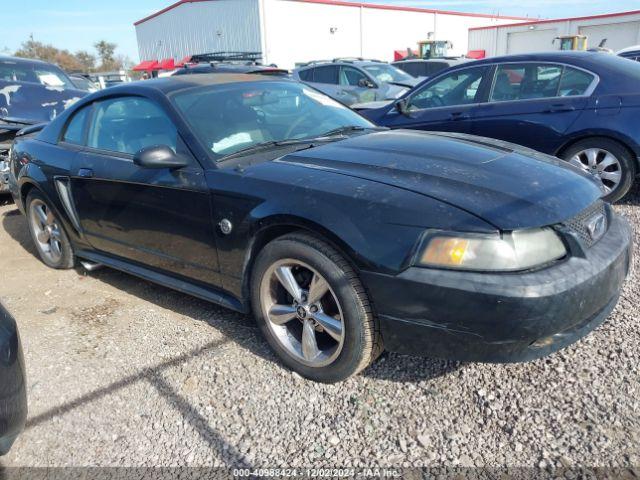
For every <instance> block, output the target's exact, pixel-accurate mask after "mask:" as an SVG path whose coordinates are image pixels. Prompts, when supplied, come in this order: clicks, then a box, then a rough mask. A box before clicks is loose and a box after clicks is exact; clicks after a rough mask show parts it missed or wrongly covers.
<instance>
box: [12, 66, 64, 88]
mask: <svg viewBox="0 0 640 480" xmlns="http://www.w3.org/2000/svg"><path fill="white" fill-rule="evenodd" d="M0 80H5V81H7V82H30V83H39V84H41V85H44V86H46V87H53V88H65V89H66V88H75V87H74V85H73V83H71V80H70V79H69V77H67V75H66V74H65V73H64V72H63V71H62V70H60V69H59V68H57V67H54V66H53V65H46V64H42V63H26V62H14V61H11V60H1V61H0Z"/></svg>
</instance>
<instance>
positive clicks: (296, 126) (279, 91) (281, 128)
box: [172, 82, 375, 160]
mask: <svg viewBox="0 0 640 480" xmlns="http://www.w3.org/2000/svg"><path fill="white" fill-rule="evenodd" d="M172 101H173V102H174V104H175V105H176V107H177V109H178V110H179V111H180V112H181V114H182V116H183V117H184V119H185V121H186V122H187V123H188V124H189V126H190V127H191V129H192V130H193V133H194V134H195V136H196V137H197V138H198V140H199V141H200V142H201V143H202V144H203V145H205V146H206V147H207V150H208V151H209V152H210V154H211V155H212V157H213V158H214V160H220V159H222V158H223V157H225V156H227V155H231V154H233V153H235V152H238V151H240V150H245V149H247V148H249V147H252V146H253V145H258V144H264V143H267V142H283V141H288V140H302V139H312V138H316V137H318V136H322V135H323V134H324V133H326V132H329V131H332V130H337V129H341V128H343V127H361V128H375V127H374V125H373V124H371V123H370V122H369V121H368V120H365V119H364V118H363V117H361V116H360V115H358V114H357V113H355V112H354V111H352V110H350V109H349V108H347V107H345V106H344V105H342V104H340V103H338V102H336V101H335V100H333V99H331V98H329V97H327V96H326V95H324V94H322V93H320V92H318V91H316V90H314V89H312V88H309V87H307V86H305V85H302V84H298V83H294V82H246V83H233V84H228V85H208V86H206V87H197V88H193V89H189V90H186V91H181V92H180V93H178V94H176V95H175V96H173V98H172Z"/></svg>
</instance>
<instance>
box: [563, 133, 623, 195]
mask: <svg viewBox="0 0 640 480" xmlns="http://www.w3.org/2000/svg"><path fill="white" fill-rule="evenodd" d="M562 158H563V159H564V160H566V161H568V162H569V163H571V164H572V165H575V166H576V167H578V168H581V169H582V170H583V171H585V172H587V173H589V174H591V175H593V176H594V177H595V178H597V179H598V181H599V182H600V183H601V184H602V186H603V187H604V190H605V193H606V195H605V197H604V198H605V200H607V201H609V202H616V201H618V200H620V199H621V198H622V197H624V196H625V195H626V194H627V192H628V191H629V189H630V188H631V186H632V185H633V180H634V178H635V173H636V169H635V163H634V159H633V157H632V155H631V153H630V152H629V151H628V150H627V149H626V148H625V147H624V146H623V145H621V144H620V143H618V142H616V141H615V140H610V139H608V138H588V139H586V140H581V141H579V142H577V143H576V144H574V145H572V146H571V147H569V148H568V149H567V150H566V151H565V152H564V153H563V154H562Z"/></svg>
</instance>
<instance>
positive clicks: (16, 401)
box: [0, 304, 27, 455]
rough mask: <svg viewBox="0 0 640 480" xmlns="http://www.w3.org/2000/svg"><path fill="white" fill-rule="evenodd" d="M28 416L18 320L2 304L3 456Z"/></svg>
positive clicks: (0, 431) (0, 448)
mask: <svg viewBox="0 0 640 480" xmlns="http://www.w3.org/2000/svg"><path fill="white" fill-rule="evenodd" d="M26 419H27V390H26V380H25V367H24V358H23V355H22V346H21V343H20V335H19V334H18V327H17V325H16V322H15V320H14V319H13V317H12V316H11V315H10V314H9V312H8V311H7V310H6V309H5V308H4V306H3V305H2V304H0V455H4V454H6V453H7V452H8V451H9V449H10V448H11V445H12V444H13V442H14V441H15V439H16V437H17V436H18V435H19V434H20V432H21V431H22V430H23V428H24V425H25V421H26Z"/></svg>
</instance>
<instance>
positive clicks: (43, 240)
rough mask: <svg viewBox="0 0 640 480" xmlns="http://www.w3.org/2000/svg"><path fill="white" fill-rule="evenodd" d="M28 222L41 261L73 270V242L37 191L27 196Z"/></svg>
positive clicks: (51, 265) (53, 266)
mask: <svg viewBox="0 0 640 480" xmlns="http://www.w3.org/2000/svg"><path fill="white" fill-rule="evenodd" d="M27 221H28V223H29V231H30V232H31V238H32V239H33V243H35V245H36V249H37V250H38V255H39V256H40V259H41V260H42V261H43V262H44V263H45V264H46V265H48V266H49V267H52V268H59V269H68V268H73V265H74V263H75V259H74V255H73V249H72V248H71V242H70V241H69V238H68V237H67V234H66V233H65V231H64V228H63V227H62V225H61V223H60V221H59V219H58V218H57V217H56V215H55V213H54V211H53V209H52V208H51V207H50V206H49V205H48V204H47V202H46V200H45V199H44V197H43V196H42V195H41V194H40V193H39V192H37V191H35V190H32V191H31V192H30V193H29V195H28V196H27Z"/></svg>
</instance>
